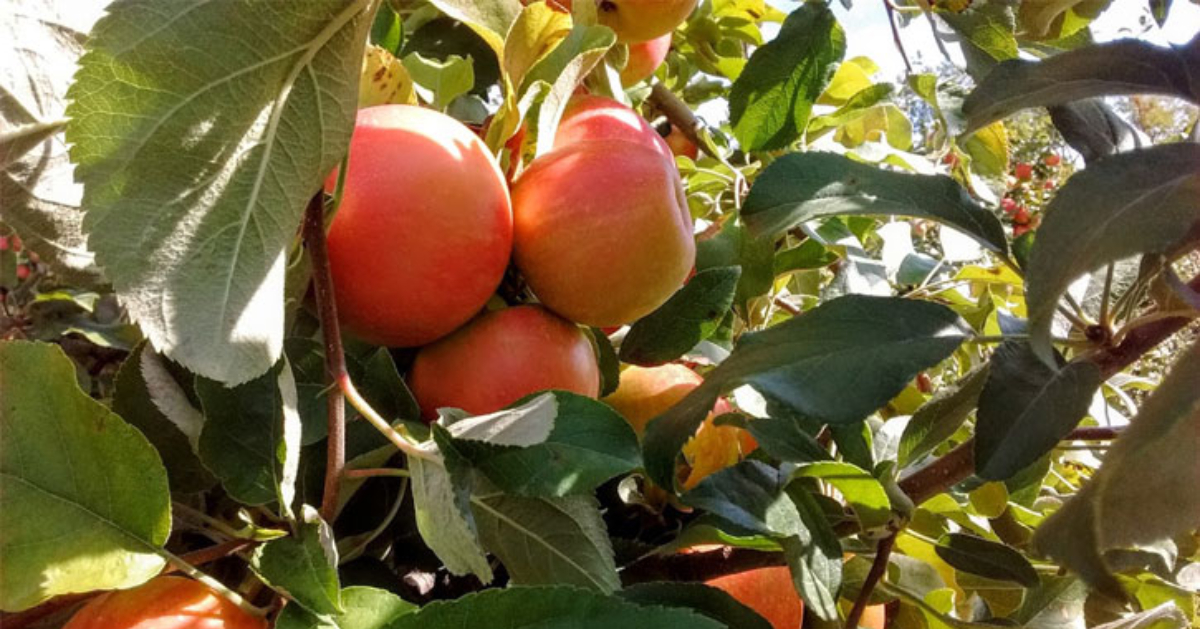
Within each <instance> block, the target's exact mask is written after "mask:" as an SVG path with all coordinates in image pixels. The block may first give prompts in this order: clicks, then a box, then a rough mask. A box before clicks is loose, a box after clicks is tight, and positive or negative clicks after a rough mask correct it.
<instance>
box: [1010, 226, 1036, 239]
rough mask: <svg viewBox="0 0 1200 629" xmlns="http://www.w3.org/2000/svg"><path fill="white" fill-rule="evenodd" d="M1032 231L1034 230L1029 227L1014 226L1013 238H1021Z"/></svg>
mask: <svg viewBox="0 0 1200 629" xmlns="http://www.w3.org/2000/svg"><path fill="white" fill-rule="evenodd" d="M1030 229H1032V228H1031V227H1030V226H1028V225H1013V238H1020V237H1021V236H1022V235H1023V234H1025V233H1026V232H1028V231H1029V230H1030Z"/></svg>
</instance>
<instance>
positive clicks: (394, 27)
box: [371, 2, 404, 55]
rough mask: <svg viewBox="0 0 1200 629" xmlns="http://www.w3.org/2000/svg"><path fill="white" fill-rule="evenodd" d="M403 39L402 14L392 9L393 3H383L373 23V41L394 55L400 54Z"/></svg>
mask: <svg viewBox="0 0 1200 629" xmlns="http://www.w3.org/2000/svg"><path fill="white" fill-rule="evenodd" d="M403 39H404V27H403V26H402V25H401V24H400V14H399V13H396V12H395V11H394V10H392V5H391V4H389V3H387V2H385V3H383V6H380V7H379V11H377V12H376V13H375V21H374V22H373V23H372V24H371V43H372V44H375V45H376V46H379V47H380V48H382V49H384V50H386V51H388V52H390V53H392V54H393V55H399V54H400V44H401V43H402V42H403Z"/></svg>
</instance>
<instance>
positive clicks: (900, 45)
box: [883, 0, 913, 74]
mask: <svg viewBox="0 0 1200 629" xmlns="http://www.w3.org/2000/svg"><path fill="white" fill-rule="evenodd" d="M883 7H884V8H885V9H887V18H888V26H891V27H892V41H894V42H896V50H899V51H900V58H901V59H903V60H904V69H905V70H906V71H907V73H908V74H912V73H913V69H912V64H911V63H909V61H908V51H906V50H905V49H904V40H903V39H901V38H900V28H899V27H898V26H896V7H894V6H892V2H891V0H883Z"/></svg>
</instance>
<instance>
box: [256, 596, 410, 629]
mask: <svg viewBox="0 0 1200 629" xmlns="http://www.w3.org/2000/svg"><path fill="white" fill-rule="evenodd" d="M341 595H342V607H343V608H344V609H345V610H346V611H345V612H343V613H341V614H336V615H335V616H333V617H332V618H328V619H322V618H318V617H315V616H313V615H312V614H309V613H308V612H306V611H304V609H303V608H301V607H300V606H299V605H288V606H286V607H284V608H283V611H282V612H280V613H279V617H278V618H276V619H275V629H387V627H390V626H391V625H392V623H394V622H395V621H396V620H397V619H399V618H400V617H401V616H403V615H405V614H411V613H412V612H414V611H416V610H417V606H416V605H413V604H412V603H409V602H407V601H405V600H403V599H401V598H400V597H399V596H396V595H395V594H392V593H391V592H388V591H387V590H380V589H376V588H372V587H363V586H354V587H348V588H345V589H343V590H342V594H341Z"/></svg>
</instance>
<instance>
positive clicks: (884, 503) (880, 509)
mask: <svg viewBox="0 0 1200 629" xmlns="http://www.w3.org/2000/svg"><path fill="white" fill-rule="evenodd" d="M795 475H796V476H798V477H804V478H818V479H821V480H823V481H825V482H827V483H829V484H830V485H833V486H834V487H836V488H837V490H838V491H839V492H841V494H842V496H843V497H844V498H845V499H846V503H847V504H849V505H850V507H851V508H852V509H854V515H856V516H858V521H859V524H860V525H861V526H862V528H863V530H864V531H869V530H871V529H878V528H880V527H883V526H886V525H887V523H888V521H889V520H890V519H891V517H892V501H891V499H890V498H888V494H887V490H886V489H884V487H883V483H880V482H879V480H878V479H876V478H875V477H874V476H871V475H870V474H869V473H867V471H866V470H863V469H861V468H859V467H857V466H855V465H851V464H850V463H843V462H841V461H822V462H818V463H809V464H807V465H803V466H801V467H800V469H798V470H797V471H796V474H795Z"/></svg>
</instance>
